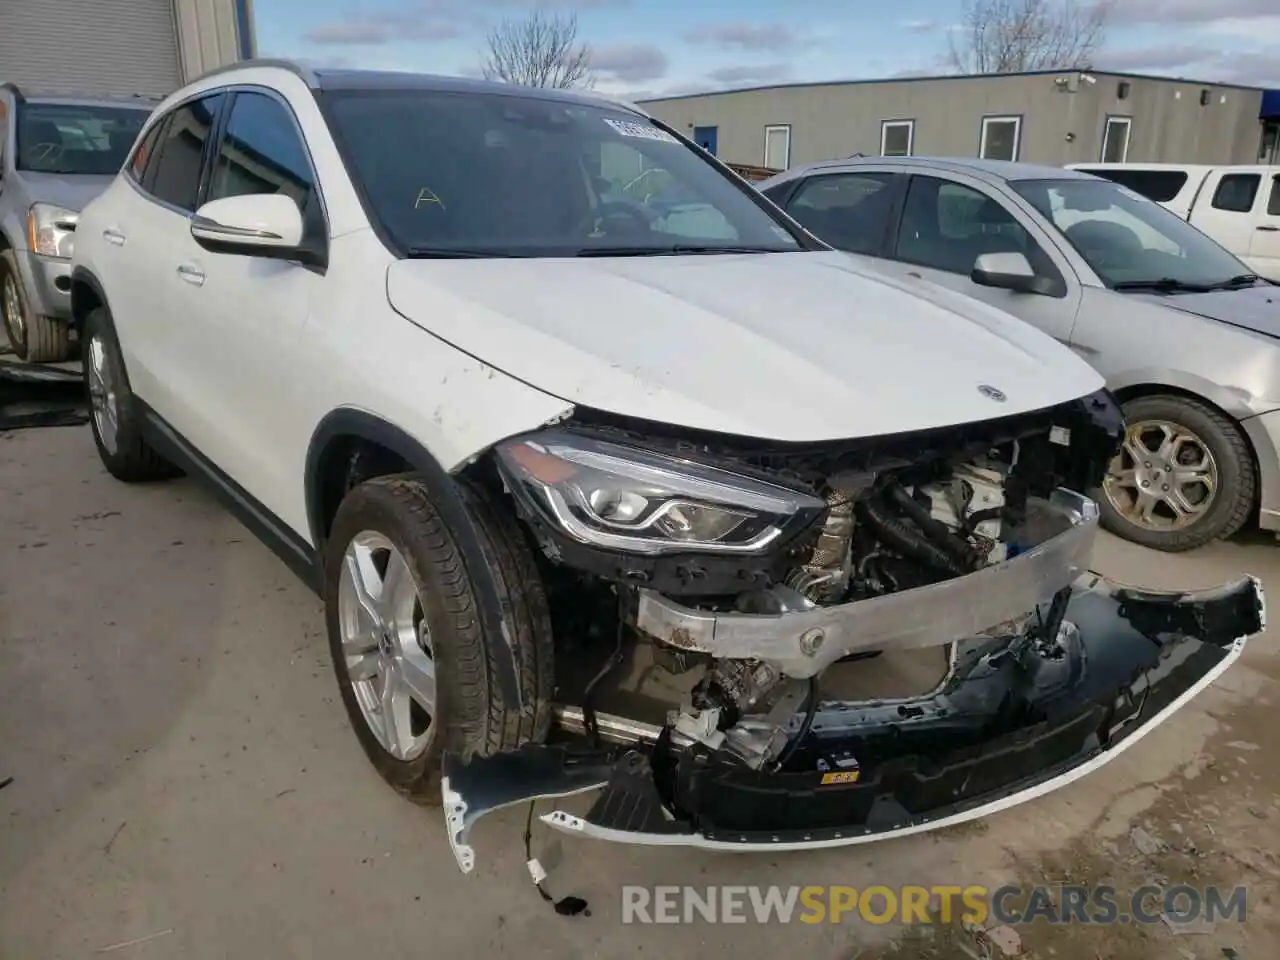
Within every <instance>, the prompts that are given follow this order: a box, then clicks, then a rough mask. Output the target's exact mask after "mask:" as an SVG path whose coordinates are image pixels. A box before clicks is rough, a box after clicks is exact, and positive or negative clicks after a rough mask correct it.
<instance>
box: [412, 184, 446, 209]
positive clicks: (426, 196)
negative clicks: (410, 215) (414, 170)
mask: <svg viewBox="0 0 1280 960" xmlns="http://www.w3.org/2000/svg"><path fill="white" fill-rule="evenodd" d="M424 203H436V204H439V205H440V209H441V210H447V209H448V207H446V206H445V205H444V201H443V200H441V199H440V198H439V197H437V196H436V194H435V191H434V190H432V189H431V188H430V187H423V188H422V189H421V190H419V191H418V199H416V200H414V201H413V209H415V210H417V209H418V208H419V207H420V206H422V205H423V204H424Z"/></svg>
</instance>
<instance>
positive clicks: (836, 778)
mask: <svg viewBox="0 0 1280 960" xmlns="http://www.w3.org/2000/svg"><path fill="white" fill-rule="evenodd" d="M860 772H861V771H859V770H833V771H832V772H831V773H824V774H823V775H822V786H824V787H828V786H830V785H831V784H833V783H857V782H858V775H859V773H860Z"/></svg>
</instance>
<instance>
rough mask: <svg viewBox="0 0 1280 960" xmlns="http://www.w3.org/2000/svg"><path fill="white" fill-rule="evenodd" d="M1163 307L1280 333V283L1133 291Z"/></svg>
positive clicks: (1278, 334) (1246, 327) (1248, 328)
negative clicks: (1204, 290)
mask: <svg viewBox="0 0 1280 960" xmlns="http://www.w3.org/2000/svg"><path fill="white" fill-rule="evenodd" d="M1130 296H1137V297H1140V298H1141V299H1143V300H1147V301H1150V302H1152V303H1158V304H1159V305H1160V306H1162V307H1169V308H1171V309H1173V310H1181V311H1182V312H1183V313H1190V314H1193V315H1195V316H1197V317H1206V318H1207V319H1209V320H1219V321H1221V322H1222V323H1229V324H1231V325H1232V326H1233V327H1243V328H1244V329H1245V330H1252V331H1253V332H1254V333H1265V334H1266V335H1267V336H1269V337H1280V287H1278V286H1275V285H1273V284H1270V283H1260V284H1257V285H1256V286H1252V287H1244V288H1242V289H1240V290H1213V291H1210V292H1209V293H1175V294H1167V295H1163V296H1162V295H1160V294H1154V293H1142V294H1130Z"/></svg>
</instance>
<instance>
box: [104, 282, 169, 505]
mask: <svg viewBox="0 0 1280 960" xmlns="http://www.w3.org/2000/svg"><path fill="white" fill-rule="evenodd" d="M82 337H83V342H84V348H83V350H82V351H81V352H82V354H83V358H82V361H81V363H82V366H81V369H82V371H83V377H84V387H85V402H86V403H87V404H88V406H89V426H90V429H91V430H92V431H93V442H94V445H95V446H97V448H98V456H99V457H100V458H101V459H102V465H103V466H104V467H106V468H107V472H108V473H110V474H111V475H112V476H113V477H115V478H116V479H117V480H121V481H123V482H125V483H145V482H147V481H153V480H167V479H169V478H170V477H176V476H180V475H181V473H182V471H181V470H179V469H178V468H177V467H175V466H174V465H173V464H171V463H170V462H169V461H168V460H166V459H164V457H162V456H160V454H158V453H157V452H156V451H155V450H154V449H153V448H152V447H151V446H150V445H149V444H148V443H147V441H146V440H145V439H144V438H143V435H142V418H141V416H140V415H139V413H138V409H137V404H136V403H135V402H134V398H133V392H132V391H131V390H130V389H129V377H128V374H127V373H125V369H124V360H123V358H122V357H121V356H120V344H119V342H118V341H117V340H116V334H115V328H114V327H113V326H112V323H111V316H110V314H108V313H107V310H106V308H105V307H98V308H97V309H96V310H93V311H92V312H91V313H90V314H89V315H88V316H87V317H86V318H85V321H84V330H83V332H82ZM99 350H101V354H100V355H99V352H98V351H99ZM98 363H101V365H102V369H103V370H105V372H106V376H107V377H108V378H109V384H110V394H111V395H110V396H107V397H102V396H95V394H101V393H102V390H101V388H100V385H99V383H98V381H97V380H95V376H94V370H95V364H98ZM104 404H107V405H109V406H110V407H111V408H112V409H113V410H114V423H115V430H114V434H113V435H112V434H111V431H110V425H109V423H108V418H107V417H106V415H105V413H104V406H103V405H104Z"/></svg>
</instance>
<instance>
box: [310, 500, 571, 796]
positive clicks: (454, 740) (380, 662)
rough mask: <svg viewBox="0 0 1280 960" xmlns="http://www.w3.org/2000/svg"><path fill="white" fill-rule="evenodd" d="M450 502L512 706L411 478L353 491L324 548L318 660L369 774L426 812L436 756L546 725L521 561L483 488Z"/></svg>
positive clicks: (436, 778) (448, 548)
mask: <svg viewBox="0 0 1280 960" xmlns="http://www.w3.org/2000/svg"><path fill="white" fill-rule="evenodd" d="M462 494H463V496H464V499H465V502H466V504H467V507H468V509H469V512H470V514H471V517H472V520H473V522H474V524H475V527H476V530H477V532H478V533H479V535H480V541H481V547H482V549H483V551H484V554H485V557H486V559H487V560H488V566H489V570H490V573H491V574H492V576H493V578H494V581H495V585H496V586H497V589H498V596H499V600H500V603H501V605H502V609H503V613H504V620H505V626H506V628H507V632H508V633H509V638H510V640H511V643H512V645H513V647H514V649H515V651H516V656H517V678H518V681H519V683H520V685H521V689H522V691H523V696H524V699H525V703H526V708H525V709H524V710H523V711H520V710H517V709H515V708H513V707H509V706H508V705H506V704H505V703H503V700H502V694H501V691H500V689H499V686H498V679H497V665H496V663H495V662H494V661H493V660H492V659H491V657H490V656H489V647H488V644H487V642H486V639H487V638H486V637H485V636H484V632H483V626H482V619H481V617H480V614H479V611H478V610H477V604H478V602H479V600H478V596H477V592H476V590H475V588H474V586H473V584H472V581H471V579H470V577H469V576H468V573H467V570H466V567H465V565H464V563H463V560H462V555H461V551H460V550H459V547H458V544H457V540H456V539H455V534H454V532H453V531H452V530H451V529H450V528H449V526H448V525H447V524H446V523H445V522H444V520H443V519H442V518H441V517H440V515H439V513H437V511H436V509H435V506H434V504H433V503H432V501H431V498H430V496H429V494H428V492H427V489H426V487H425V486H424V485H423V484H422V483H421V482H419V481H418V480H416V479H414V478H413V477H412V476H410V475H400V476H393V477H382V478H378V479H375V480H370V481H367V482H365V483H362V484H360V485H359V486H357V487H356V488H355V489H353V490H352V491H351V492H350V493H348V494H347V496H346V498H345V499H344V500H343V501H342V505H341V506H340V507H339V508H338V513H337V516H336V517H335V518H334V521H333V528H332V531H331V533H330V536H329V539H328V542H327V547H326V550H325V615H326V619H327V622H328V629H329V645H330V653H331V655H332V657H333V664H334V671H335V673H336V675H337V679H338V685H339V689H340V690H341V694H342V702H343V705H344V706H345V707H346V710H347V715H348V717H349V718H350V720H351V724H352V726H353V727H354V729H355V732H356V736H357V738H358V739H359V741H360V745H361V747H363V748H364V751H365V754H366V755H367V756H368V757H369V759H370V761H372V763H373V765H374V767H375V768H376V769H377V770H378V772H379V773H380V774H381V775H382V777H383V778H384V779H385V780H386V781H387V782H388V783H390V784H391V785H392V786H393V787H395V788H396V789H397V790H399V791H400V792H401V793H403V794H404V795H406V796H408V797H409V798H410V799H413V800H415V801H417V802H419V803H425V804H433V805H434V804H438V803H439V802H440V763H441V756H442V754H443V753H444V752H445V751H448V752H449V753H451V754H454V755H457V756H461V757H464V758H466V757H471V756H488V755H490V754H493V753H497V752H499V751H501V750H506V749H511V748H514V747H517V746H519V745H521V744H523V743H528V742H539V741H541V740H543V739H544V738H545V737H546V735H547V732H548V730H549V729H550V726H551V705H550V704H551V693H552V682H553V661H552V644H551V626H550V619H549V615H548V610H547V600H546V595H545V593H544V592H543V587H542V583H541V580H540V578H539V577H538V572H537V569H536V567H535V566H534V562H533V556H532V554H531V553H530V550H529V547H528V544H527V543H526V541H525V539H524V537H523V536H522V534H521V531H520V530H519V528H518V527H516V526H515V523H514V521H512V520H511V519H510V518H509V517H507V516H505V515H504V514H502V513H500V512H499V511H498V510H497V509H495V507H494V504H492V503H491V502H490V500H489V497H488V495H487V494H485V493H484V492H482V491H479V490H475V489H472V488H469V487H464V488H463V489H462ZM500 643H501V644H502V645H503V646H505V641H500Z"/></svg>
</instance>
